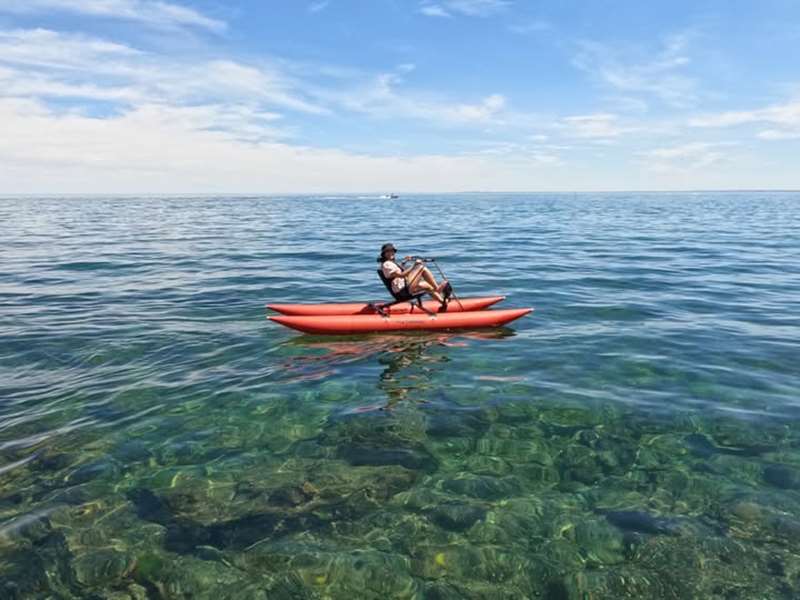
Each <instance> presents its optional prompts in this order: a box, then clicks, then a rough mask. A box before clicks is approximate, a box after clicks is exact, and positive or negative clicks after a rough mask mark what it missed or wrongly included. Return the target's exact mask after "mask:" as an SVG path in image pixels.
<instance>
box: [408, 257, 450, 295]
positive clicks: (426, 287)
mask: <svg viewBox="0 0 800 600" xmlns="http://www.w3.org/2000/svg"><path fill="white" fill-rule="evenodd" d="M406 285H407V286H408V291H409V292H411V293H412V294H419V293H420V292H428V293H429V294H430V295H431V296H433V297H434V298H435V299H436V300H437V301H438V302H441V303H442V304H444V297H443V296H442V295H441V294H440V293H439V289H440V287H439V286H438V285H436V279H435V278H434V276H433V274H432V273H431V272H430V271H429V270H428V269H426V268H425V267H424V266H422V265H419V266H418V267H415V268H414V270H413V271H411V274H410V275H408V278H407V279H406Z"/></svg>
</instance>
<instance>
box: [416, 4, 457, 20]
mask: <svg viewBox="0 0 800 600" xmlns="http://www.w3.org/2000/svg"><path fill="white" fill-rule="evenodd" d="M419 12H420V13H422V14H423V15H425V16H426V17H444V18H449V17H451V16H452V15H451V14H450V13H449V12H447V11H446V10H445V9H444V8H442V7H441V6H439V5H438V4H426V5H425V6H422V7H421V8H420V9H419Z"/></svg>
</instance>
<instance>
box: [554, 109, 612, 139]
mask: <svg viewBox="0 0 800 600" xmlns="http://www.w3.org/2000/svg"><path fill="white" fill-rule="evenodd" d="M617 122H618V118H617V115H612V114H607V113H598V114H592V115H576V116H572V117H565V118H564V119H562V126H563V127H564V128H565V129H566V131H567V133H568V135H572V136H574V137H578V138H590V139H608V138H615V137H617V136H619V135H620V134H622V133H625V132H626V130H625V129H622V128H621V127H620V126H619V125H618V124H617Z"/></svg>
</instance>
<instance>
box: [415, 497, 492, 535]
mask: <svg viewBox="0 0 800 600" xmlns="http://www.w3.org/2000/svg"><path fill="white" fill-rule="evenodd" d="M429 514H430V517H431V519H432V520H433V522H434V523H436V524H437V525H439V526H440V527H443V528H444V529H449V530H450V531H464V530H466V529H469V528H470V527H472V526H473V525H474V524H475V523H477V522H478V521H481V520H483V518H484V517H485V516H486V509H484V508H481V507H480V506H474V505H470V504H463V503H458V502H449V503H446V504H441V505H439V506H437V507H436V508H434V509H432V510H431V511H430V512H429Z"/></svg>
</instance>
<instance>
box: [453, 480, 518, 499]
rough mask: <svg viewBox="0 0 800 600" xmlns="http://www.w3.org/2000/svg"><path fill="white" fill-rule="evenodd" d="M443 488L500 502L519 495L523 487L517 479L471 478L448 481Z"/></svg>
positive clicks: (463, 494) (455, 492)
mask: <svg viewBox="0 0 800 600" xmlns="http://www.w3.org/2000/svg"><path fill="white" fill-rule="evenodd" d="M442 488H443V489H445V490H447V491H448V492H452V493H454V494H460V495H462V496H470V497H472V498H481V499H483V500H498V499H500V498H510V497H512V496H516V495H518V494H519V493H520V491H521V488H522V486H521V485H520V483H519V481H518V480H517V479H516V478H515V477H503V478H498V477H487V476H469V477H460V478H457V479H446V480H444V481H443V482H442Z"/></svg>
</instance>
